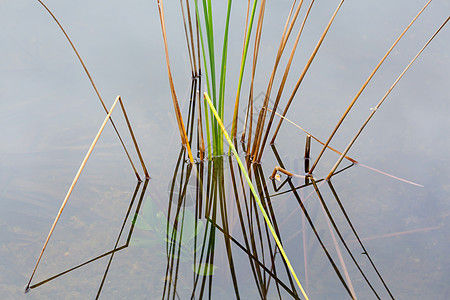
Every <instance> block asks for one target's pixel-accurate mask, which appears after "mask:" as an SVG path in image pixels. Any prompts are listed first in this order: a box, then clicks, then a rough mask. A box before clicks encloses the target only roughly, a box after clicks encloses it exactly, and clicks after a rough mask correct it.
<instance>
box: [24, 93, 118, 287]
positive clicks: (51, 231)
mask: <svg viewBox="0 0 450 300" xmlns="http://www.w3.org/2000/svg"><path fill="white" fill-rule="evenodd" d="M119 99H120V96H117V98H116V100H115V101H114V104H113V105H112V106H111V109H110V110H109V113H108V115H107V116H106V118H105V120H104V121H103V124H102V126H101V127H100V130H99V131H98V133H97V135H96V136H95V138H94V141H93V142H92V144H91V146H90V147H89V150H88V152H87V154H86V156H85V157H84V159H83V162H82V163H81V166H80V168H79V169H78V172H77V174H76V175H75V178H74V179H73V182H72V184H71V185H70V188H69V190H68V191H67V195H66V197H65V198H64V201H63V203H62V205H61V208H60V209H59V212H58V214H57V215H56V218H55V221H54V222H53V225H52V227H51V228H50V232H49V233H48V235H47V239H46V240H45V243H44V246H43V247H42V250H41V253H40V254H39V258H38V260H37V262H36V265H35V267H34V269H33V273H32V274H31V277H30V280H29V281H28V284H27V287H26V288H25V292H27V291H28V290H29V288H30V284H31V280H32V279H33V276H34V274H35V273H36V269H37V267H38V265H39V262H40V261H41V258H42V255H43V254H44V251H45V248H46V247H47V244H48V241H49V240H50V237H51V235H52V233H53V230H54V229H55V226H56V223H58V220H59V217H60V216H61V213H62V211H63V209H64V207H65V206H66V204H67V201H68V200H69V197H70V195H71V194H72V191H73V189H74V187H75V184H76V183H77V181H78V178H80V175H81V172H82V171H83V169H84V166H85V165H86V162H87V161H88V159H89V156H90V155H91V153H92V150H94V147H95V144H97V141H98V139H99V138H100V135H101V134H102V131H103V129H104V128H105V126H106V123H107V122H108V120H109V118H110V116H111V114H112V112H113V110H114V108H115V107H116V104H117V102H118V101H119Z"/></svg>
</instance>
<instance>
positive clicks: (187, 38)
mask: <svg viewBox="0 0 450 300" xmlns="http://www.w3.org/2000/svg"><path fill="white" fill-rule="evenodd" d="M180 7H181V15H182V17H183V27H184V34H185V36H186V45H187V49H188V53H189V63H190V64H191V73H192V74H191V75H192V77H194V76H195V75H194V69H195V68H194V64H193V62H192V60H193V58H192V51H193V48H191V45H190V38H189V35H188V30H187V26H186V16H185V15H184V8H183V0H180Z"/></svg>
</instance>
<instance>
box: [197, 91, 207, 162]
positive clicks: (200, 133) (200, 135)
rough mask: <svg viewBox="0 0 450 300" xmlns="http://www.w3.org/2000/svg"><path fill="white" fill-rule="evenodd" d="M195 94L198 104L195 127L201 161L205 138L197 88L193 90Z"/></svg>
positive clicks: (203, 154)
mask: <svg viewBox="0 0 450 300" xmlns="http://www.w3.org/2000/svg"><path fill="white" fill-rule="evenodd" d="M195 96H196V97H197V98H198V99H197V100H198V101H197V106H198V116H197V120H198V125H197V129H198V134H197V136H199V137H200V142H199V144H200V145H199V147H198V148H199V149H198V152H199V158H200V160H201V161H202V160H203V158H204V157H205V140H204V139H203V125H202V107H201V105H200V103H201V102H200V93H199V91H198V90H196V91H195Z"/></svg>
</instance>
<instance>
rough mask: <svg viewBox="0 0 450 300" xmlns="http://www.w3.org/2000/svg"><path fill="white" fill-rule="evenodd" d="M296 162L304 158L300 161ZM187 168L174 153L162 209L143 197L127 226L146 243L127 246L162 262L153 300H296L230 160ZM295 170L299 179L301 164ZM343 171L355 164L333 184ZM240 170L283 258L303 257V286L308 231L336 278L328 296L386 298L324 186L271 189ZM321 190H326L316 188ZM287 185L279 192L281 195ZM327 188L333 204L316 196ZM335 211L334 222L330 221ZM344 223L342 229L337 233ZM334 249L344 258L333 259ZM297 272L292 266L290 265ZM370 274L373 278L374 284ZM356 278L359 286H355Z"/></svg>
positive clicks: (269, 182) (257, 169)
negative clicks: (248, 298)
mask: <svg viewBox="0 0 450 300" xmlns="http://www.w3.org/2000/svg"><path fill="white" fill-rule="evenodd" d="M272 151H273V154H274V156H275V157H276V159H277V163H278V164H279V165H280V166H281V168H286V166H285V164H284V163H283V161H282V160H281V158H280V155H279V154H278V151H277V149H276V147H275V146H274V145H272ZM306 153H307V152H306ZM305 158H306V160H307V159H308V155H305ZM186 160H187V155H186V153H185V150H184V148H182V149H181V151H180V153H179V155H178V159H177V163H176V166H175V168H174V173H173V177H172V180H171V182H170V184H169V190H168V191H169V201H168V202H167V209H166V210H160V209H158V208H157V207H156V206H155V204H154V203H153V202H152V200H151V199H150V198H148V199H147V201H146V202H145V203H144V209H143V214H141V216H140V217H139V218H138V220H137V222H136V226H137V227H139V228H141V229H143V230H145V231H146V235H145V236H143V235H142V234H141V235H137V236H135V237H134V238H133V240H132V243H131V244H134V245H136V246H144V247H150V248H152V249H154V251H155V252H157V249H158V247H159V248H160V249H161V248H162V249H163V251H164V253H161V252H159V255H160V257H163V260H164V261H165V268H164V269H165V271H164V276H163V278H164V280H163V285H162V287H161V291H162V299H172V298H178V299H187V298H190V299H203V298H215V297H225V295H226V297H229V298H236V299H239V298H245V295H255V294H258V295H259V297H260V298H261V299H267V298H273V297H276V298H287V299H290V298H295V299H299V298H301V296H300V295H301V294H299V291H298V288H296V285H295V281H294V279H293V277H292V275H291V273H290V272H289V269H288V266H287V264H286V262H285V261H284V260H283V258H282V256H281V255H280V252H279V250H278V248H277V246H276V244H275V243H274V241H273V238H272V236H271V235H270V232H269V229H268V227H267V224H266V223H265V222H264V220H263V218H262V217H261V213H260V211H259V209H258V206H257V204H256V201H255V199H254V197H253V195H252V194H251V192H250V191H249V189H248V186H247V183H246V181H245V179H244V177H243V174H242V171H241V170H240V169H239V167H238V166H237V163H236V162H235V161H234V159H233V158H232V157H228V156H224V157H215V158H214V159H213V160H211V161H198V162H197V163H196V164H188V163H186ZM304 166H305V170H304V171H305V174H307V167H308V166H307V164H304ZM352 166H354V164H353V163H350V165H348V166H345V167H343V168H342V169H341V170H339V171H338V172H336V173H335V175H334V176H337V175H338V174H340V173H341V172H344V171H346V170H349V169H350V168H351V167H352ZM249 171H250V174H251V178H252V181H253V184H254V186H255V187H256V189H257V192H258V194H259V196H260V199H261V201H262V203H263V206H264V208H265V210H266V211H267V214H268V216H269V219H270V221H271V222H272V224H273V227H274V229H275V231H276V233H277V235H278V236H279V238H280V241H281V242H282V243H283V245H284V247H288V248H290V249H291V251H290V252H288V253H291V254H292V255H294V256H293V259H294V260H298V259H300V258H301V257H302V255H301V252H303V257H304V271H303V276H301V277H302V278H304V279H306V282H308V281H310V280H311V279H309V280H308V276H310V275H308V272H309V271H308V268H310V267H309V266H308V264H309V263H311V262H308V260H309V259H312V257H313V256H316V254H309V255H307V253H308V252H309V253H310V252H311V250H310V249H311V245H308V242H307V238H306V235H307V232H309V231H312V233H313V236H314V238H315V241H316V243H318V244H319V249H321V251H322V252H323V254H324V256H321V257H323V258H325V259H326V261H328V263H329V265H330V266H331V269H332V270H333V271H334V274H335V276H336V277H335V283H334V284H333V285H332V286H333V287H334V288H336V282H338V283H339V284H340V285H341V288H338V289H337V291H336V292H335V293H336V294H335V295H338V297H343V295H345V294H347V297H350V298H353V299H356V298H357V295H361V294H363V295H367V294H368V293H369V294H370V293H371V294H372V295H373V296H375V297H376V298H378V299H381V298H385V297H386V296H389V297H390V298H393V295H392V294H391V291H390V290H389V287H388V285H387V283H386V282H385V280H384V279H383V277H382V275H381V274H380V272H379V271H378V269H377V268H376V265H375V263H374V261H373V259H372V258H371V256H370V255H369V253H368V251H367V250H366V248H365V247H364V245H363V243H362V240H361V239H360V237H359V235H358V234H357V231H356V229H355V226H354V225H353V224H352V222H351V220H350V218H349V216H348V214H347V212H346V210H345V208H344V206H343V204H342V201H341V200H340V198H339V196H338V192H337V191H336V189H335V187H334V186H333V184H332V182H331V181H330V180H328V181H325V180H324V179H316V178H313V177H309V178H308V180H307V182H306V183H305V184H302V185H296V184H295V183H294V181H295V180H294V179H295V178H294V177H293V176H287V177H286V178H285V179H284V180H283V182H282V183H281V184H280V185H279V186H277V185H276V180H274V179H273V178H271V177H269V176H267V174H265V172H264V170H263V167H262V166H261V165H260V164H253V165H249ZM297 171H298V170H297ZM325 182H326V183H327V185H324V184H325ZM286 185H287V186H288V187H287V188H285V189H284V190H283V191H282V192H280V189H281V188H282V187H283V186H286ZM327 187H328V189H329V191H331V193H332V195H333V198H332V199H327V200H326V199H325V197H324V196H323V190H324V189H326V188H327ZM308 188H309V190H310V191H311V188H313V190H312V191H311V192H310V193H309V195H307V196H305V195H304V193H303V192H304V191H306V190H308ZM314 195H315V196H316V198H317V199H318V200H319V201H320V205H321V207H322V212H323V216H324V217H325V220H326V224H328V226H327V227H326V230H324V228H325V227H324V226H323V225H324V224H323V223H320V222H319V220H320V218H318V217H317V209H313V210H312V211H311V209H309V208H307V205H305V202H306V201H311V200H309V199H310V198H313V196H314ZM292 199H294V200H295V201H296V203H297V205H296V207H295V208H294V209H292V210H291V211H288V213H287V214H286V211H285V210H283V207H284V206H286V205H287V204H286V202H287V201H290V200H292ZM331 201H336V203H337V204H338V205H339V210H338V211H332V209H331V208H330V207H331V206H330V202H331ZM164 211H166V213H165V212H164ZM338 213H339V214H340V216H337V214H338ZM296 218H297V220H298V219H299V218H301V219H302V227H300V228H298V227H297V228H296V229H295V230H296V233H294V234H293V235H292V233H288V231H289V230H292V227H291V226H290V227H291V228H290V229H289V230H287V227H286V224H291V222H292V221H293V220H295V219H296ZM336 218H337V220H336ZM342 221H344V223H342ZM318 222H319V223H318ZM338 223H339V225H338ZM343 224H344V225H346V226H347V227H346V228H344V229H343V228H342V227H343ZM348 228H350V229H351V232H349V231H348ZM330 237H331V238H330ZM355 238H356V239H357V241H358V243H359V246H360V248H359V249H358V248H355V247H351V246H349V245H348V243H347V240H348V239H355ZM298 240H300V241H302V248H303V249H299V248H298V246H297V247H296V248H292V244H293V243H294V244H295V243H296V242H298ZM343 248H344V249H345V251H341V249H343ZM317 251H320V250H317ZM296 252H297V253H296ZM288 256H289V254H288ZM308 256H309V258H308ZM346 262H347V263H346ZM349 262H350V263H352V265H349ZM366 262H369V264H367V263H366ZM312 264H313V265H314V266H315V267H318V266H320V265H323V261H322V263H320V264H319V265H317V262H316V261H314V262H313V263H312ZM296 265H297V266H299V265H301V263H300V262H297V264H296ZM323 268H324V267H323V266H321V267H320V268H319V269H320V270H322V271H324V272H328V271H325V269H327V268H325V269H323ZM296 271H297V272H298V271H300V270H296ZM368 273H369V274H368ZM373 273H375V274H376V277H377V278H374V276H373ZM328 274H329V273H328ZM328 274H327V275H325V274H323V276H324V278H327V279H326V281H327V280H329V278H328ZM351 278H352V279H351ZM352 280H353V281H352ZM361 280H362V281H364V282H365V284H366V287H363V286H362V285H361ZM376 280H378V281H379V282H381V284H382V287H380V284H378V283H374V281H376ZM314 281H317V282H314V283H310V284H309V286H308V283H307V284H306V289H307V291H308V292H310V293H311V294H312V295H315V296H316V297H317V296H319V297H322V296H324V295H326V294H328V293H329V290H328V289H329V288H331V287H328V288H325V290H321V288H319V290H317V288H318V287H320V286H321V285H322V284H324V283H325V282H326V281H324V282H323V283H320V281H321V278H315V279H314ZM322 289H323V288H322ZM383 289H384V291H383Z"/></svg>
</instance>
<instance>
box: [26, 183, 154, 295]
mask: <svg viewBox="0 0 450 300" xmlns="http://www.w3.org/2000/svg"><path fill="white" fill-rule="evenodd" d="M148 182H149V179H146V180H145V181H144V184H143V187H142V189H141V192H140V194H139V190H140V187H141V184H142V182H138V183H137V184H136V188H135V190H134V193H133V196H132V198H131V201H130V205H129V206H128V210H127V212H126V214H125V218H124V220H123V223H122V227H121V229H120V231H119V235H118V236H117V240H116V244H115V245H114V249H112V250H110V251H107V252H105V253H103V254H101V255H99V256H97V257H94V258H92V259H90V260H88V261H86V262H84V263H81V264H79V265H77V266H75V267H72V268H70V269H67V270H65V271H63V272H61V273H59V274H56V275H54V276H52V277H49V278H47V279H45V280H42V281H41V282H38V283H36V284H33V285H31V286H30V289H34V288H37V287H39V286H41V285H43V284H46V283H48V282H50V281H52V280H54V279H56V278H58V277H60V276H62V275H65V274H68V273H70V272H72V271H74V270H76V269H79V268H81V267H83V266H86V265H88V264H90V263H92V262H94V261H97V260H99V259H101V258H104V257H107V256H108V255H110V259H109V261H108V265H107V266H106V270H105V272H104V275H103V278H102V281H101V283H100V286H99V289H98V292H97V296H96V298H98V297H99V296H100V293H101V291H102V288H103V284H104V282H105V279H106V276H107V274H108V271H109V267H110V265H111V263H112V260H113V258H114V254H115V253H116V252H118V251H120V250H123V249H125V248H127V247H128V246H129V244H130V240H131V236H132V234H133V230H134V224H135V222H136V218H137V216H138V214H139V210H140V208H141V204H142V201H143V199H144V195H145V191H146V189H147V186H148ZM138 194H139V201H138V203H137V206H136V210H135V212H134V217H133V219H132V222H131V225H130V230H129V231H128V236H127V240H126V242H125V244H124V245H122V246H119V241H120V238H121V236H122V234H123V230H124V228H125V226H126V225H127V221H128V220H129V215H130V213H131V210H132V208H133V205H134V203H135V200H136V197H137V195H138Z"/></svg>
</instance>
